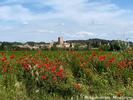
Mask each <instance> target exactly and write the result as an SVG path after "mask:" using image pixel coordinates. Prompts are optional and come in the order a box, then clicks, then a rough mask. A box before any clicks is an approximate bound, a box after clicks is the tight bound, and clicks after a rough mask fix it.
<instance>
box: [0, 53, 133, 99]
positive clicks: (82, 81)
mask: <svg viewBox="0 0 133 100" xmlns="http://www.w3.org/2000/svg"><path fill="white" fill-rule="evenodd" d="M81 95H82V96H118V97H121V96H129V97H133V50H125V51H114V52H106V51H102V50H86V51H73V50H70V51H39V50H38V51H14V50H11V51H1V52H0V100H62V99H68V100H69V99H71V98H72V97H74V96H79V98H80V96H81Z"/></svg>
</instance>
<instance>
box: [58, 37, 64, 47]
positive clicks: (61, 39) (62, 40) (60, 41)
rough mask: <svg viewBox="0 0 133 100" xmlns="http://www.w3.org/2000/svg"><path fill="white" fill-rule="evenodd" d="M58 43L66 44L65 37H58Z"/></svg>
mask: <svg viewBox="0 0 133 100" xmlns="http://www.w3.org/2000/svg"><path fill="white" fill-rule="evenodd" d="M58 44H60V45H63V44H64V39H63V37H58Z"/></svg>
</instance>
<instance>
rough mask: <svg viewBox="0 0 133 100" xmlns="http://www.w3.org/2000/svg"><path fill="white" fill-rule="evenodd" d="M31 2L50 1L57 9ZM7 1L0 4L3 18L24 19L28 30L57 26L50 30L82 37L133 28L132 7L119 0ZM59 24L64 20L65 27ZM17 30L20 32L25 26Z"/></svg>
mask: <svg viewBox="0 0 133 100" xmlns="http://www.w3.org/2000/svg"><path fill="white" fill-rule="evenodd" d="M27 2H28V3H30V2H32V3H37V4H39V5H41V6H44V5H49V6H51V7H53V9H54V11H48V12H47V13H44V12H42V13H37V12H34V10H33V11H31V10H30V8H28V7H25V6H23V4H24V3H27ZM10 3H11V4H10ZM3 4H4V5H2V6H0V19H1V20H13V21H16V22H21V23H22V24H24V25H27V27H24V29H23V30H25V31H26V32H27V31H28V30H33V31H34V30H36V32H37V33H47V32H48V33H49V32H50V30H53V31H51V32H50V33H55V34H56V33H59V32H64V33H65V34H68V32H70V33H72V34H71V36H73V37H75V36H76V37H77V35H79V36H81V37H85V36H86V35H89V36H96V35H97V34H102V35H104V36H106V37H109V35H107V33H108V34H111V35H112V36H113V35H114V33H123V32H129V31H131V30H133V21H131V20H130V19H131V18H133V14H132V11H131V10H125V9H122V8H119V7H118V6H117V5H116V4H113V3H111V2H106V1H105V0H102V2H101V1H98V0H95V2H94V1H93V0H71V1H68V0H38V1H33V0H28V1H27V0H7V1H6V2H4V3H3ZM6 4H8V5H6ZM129 17H130V19H129ZM53 20H54V21H53ZM59 20H62V21H61V22H60V21H59ZM48 21H49V22H48ZM63 21H64V22H63ZM70 22H71V23H70ZM49 23H51V24H49ZM56 24H58V25H59V24H60V26H61V27H62V28H61V27H58V28H57V27H55V26H54V25H56ZM42 26H44V27H43V28H44V29H42ZM19 28H20V29H19ZM45 29H47V30H45ZM17 30H18V32H19V30H21V26H20V27H18V29H17ZM17 30H14V31H17ZM56 31H57V32H56ZM34 32H35V31H34ZM9 33H10V32H9ZM16 33H17V32H16ZM116 35H117V34H116Z"/></svg>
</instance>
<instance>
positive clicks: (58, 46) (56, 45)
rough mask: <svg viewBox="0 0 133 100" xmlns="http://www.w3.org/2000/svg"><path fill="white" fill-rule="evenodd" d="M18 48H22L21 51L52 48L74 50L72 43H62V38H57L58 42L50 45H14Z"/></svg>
mask: <svg viewBox="0 0 133 100" xmlns="http://www.w3.org/2000/svg"><path fill="white" fill-rule="evenodd" d="M16 46H17V47H19V48H23V49H26V48H28V49H31V50H32V49H34V50H37V49H51V48H52V47H56V48H70V47H71V48H74V44H73V43H67V42H66V41H64V38H63V37H58V41H57V42H51V43H45V44H44V43H43V44H35V45H29V44H28V43H26V44H21V45H16Z"/></svg>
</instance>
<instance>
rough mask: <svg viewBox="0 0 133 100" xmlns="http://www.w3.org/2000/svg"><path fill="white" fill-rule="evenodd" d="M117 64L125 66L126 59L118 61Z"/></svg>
mask: <svg viewBox="0 0 133 100" xmlns="http://www.w3.org/2000/svg"><path fill="white" fill-rule="evenodd" d="M118 65H119V66H120V67H125V66H126V60H122V61H120V62H119V63H118Z"/></svg>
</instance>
